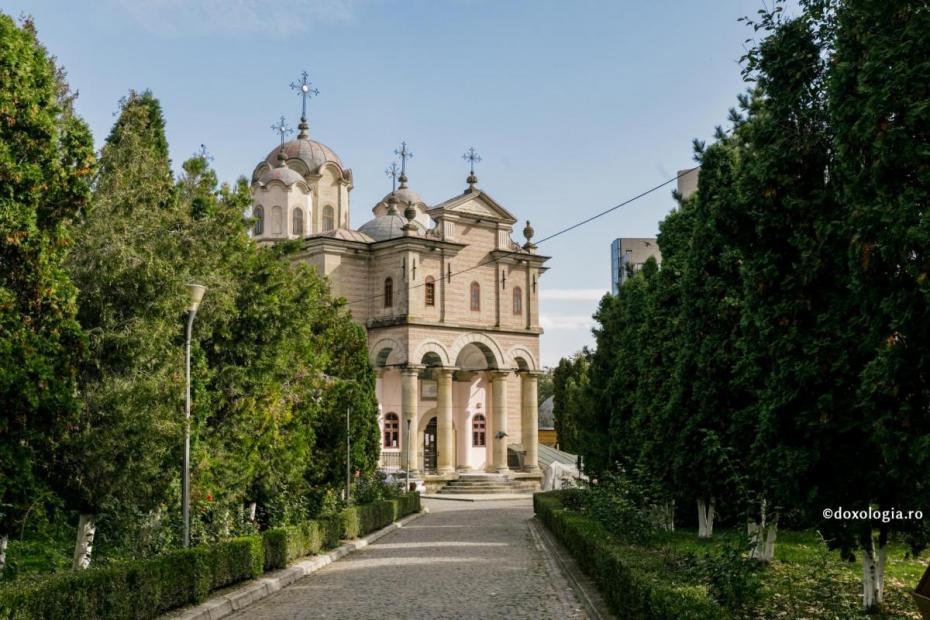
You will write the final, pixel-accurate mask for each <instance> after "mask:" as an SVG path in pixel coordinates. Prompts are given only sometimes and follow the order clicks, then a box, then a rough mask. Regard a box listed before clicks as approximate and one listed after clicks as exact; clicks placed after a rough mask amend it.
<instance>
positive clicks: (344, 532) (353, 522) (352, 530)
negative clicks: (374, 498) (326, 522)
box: [339, 506, 365, 540]
mask: <svg viewBox="0 0 930 620" xmlns="http://www.w3.org/2000/svg"><path fill="white" fill-rule="evenodd" d="M364 508H365V507H364V506H360V507H354V506H353V507H351V508H346V509H344V510H343V511H342V512H340V513H339V520H340V522H341V525H340V529H341V536H342V538H344V539H346V540H349V539H352V538H358V536H359V534H360V533H361V531H362V523H361V515H360V512H361V511H362V509H364Z"/></svg>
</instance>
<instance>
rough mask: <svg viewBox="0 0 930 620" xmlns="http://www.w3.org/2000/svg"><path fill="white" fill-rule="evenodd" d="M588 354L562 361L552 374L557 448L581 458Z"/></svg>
mask: <svg viewBox="0 0 930 620" xmlns="http://www.w3.org/2000/svg"><path fill="white" fill-rule="evenodd" d="M589 366H590V353H589V352H588V351H587V350H583V351H580V352H578V353H576V354H575V355H573V356H571V357H563V358H562V359H560V360H559V364H558V366H556V367H555V369H554V370H553V371H552V388H553V407H552V411H553V416H554V418H555V420H554V426H555V434H556V437H558V439H559V448H561V449H562V450H565V451H567V452H571V453H573V454H582V455H583V454H584V448H585V444H584V439H583V437H584V433H585V428H586V425H587V424H588V423H589V417H590V413H589V411H590V410H589V406H588V402H587V385H588V367H589Z"/></svg>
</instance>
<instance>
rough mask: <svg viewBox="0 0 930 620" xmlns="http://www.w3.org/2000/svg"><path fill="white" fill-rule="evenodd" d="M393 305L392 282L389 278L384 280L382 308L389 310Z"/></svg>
mask: <svg viewBox="0 0 930 620" xmlns="http://www.w3.org/2000/svg"><path fill="white" fill-rule="evenodd" d="M393 305H394V280H392V279H391V278H385V279H384V307H385V308H390V307H391V306H393Z"/></svg>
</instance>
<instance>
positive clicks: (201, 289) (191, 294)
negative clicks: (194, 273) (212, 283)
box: [187, 284, 207, 312]
mask: <svg viewBox="0 0 930 620" xmlns="http://www.w3.org/2000/svg"><path fill="white" fill-rule="evenodd" d="M206 292H207V287H206V286H203V285H202V284H188V285H187V297H188V298H189V299H190V302H191V305H190V306H189V307H188V310H190V311H191V312H197V308H199V307H200V301H201V300H202V299H203V294H204V293H206Z"/></svg>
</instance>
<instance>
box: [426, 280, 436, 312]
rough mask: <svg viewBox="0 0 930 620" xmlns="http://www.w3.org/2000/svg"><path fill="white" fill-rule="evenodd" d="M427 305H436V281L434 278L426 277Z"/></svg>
mask: <svg viewBox="0 0 930 620" xmlns="http://www.w3.org/2000/svg"><path fill="white" fill-rule="evenodd" d="M426 305H427V306H435V305H436V281H435V280H433V276H426Z"/></svg>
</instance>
